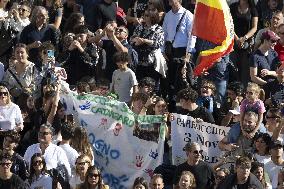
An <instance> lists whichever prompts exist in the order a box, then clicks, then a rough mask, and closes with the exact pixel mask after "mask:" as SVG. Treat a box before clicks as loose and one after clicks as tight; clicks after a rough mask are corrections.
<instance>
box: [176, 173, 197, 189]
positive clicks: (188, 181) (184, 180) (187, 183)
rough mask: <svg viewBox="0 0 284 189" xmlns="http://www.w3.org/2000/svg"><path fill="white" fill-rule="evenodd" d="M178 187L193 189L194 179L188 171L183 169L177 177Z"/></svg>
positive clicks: (180, 188) (194, 185)
mask: <svg viewBox="0 0 284 189" xmlns="http://www.w3.org/2000/svg"><path fill="white" fill-rule="evenodd" d="M178 185H179V189H195V188H196V181H195V178H194V175H193V174H192V173H191V172H190V171H183V172H182V174H181V176H180V179H179V183H178Z"/></svg>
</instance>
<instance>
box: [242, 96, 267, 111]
mask: <svg viewBox="0 0 284 189" xmlns="http://www.w3.org/2000/svg"><path fill="white" fill-rule="evenodd" d="M240 111H241V112H243V113H244V112H248V111H252V112H255V113H257V114H263V113H264V112H265V107H264V103H263V102H262V100H259V99H257V100H256V101H254V102H253V103H251V102H249V100H248V99H244V100H243V101H242V103H241V107H240Z"/></svg>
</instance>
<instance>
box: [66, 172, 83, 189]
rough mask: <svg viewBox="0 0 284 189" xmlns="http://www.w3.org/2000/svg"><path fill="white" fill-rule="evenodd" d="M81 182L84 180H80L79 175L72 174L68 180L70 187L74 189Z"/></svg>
mask: <svg viewBox="0 0 284 189" xmlns="http://www.w3.org/2000/svg"><path fill="white" fill-rule="evenodd" d="M83 182H84V181H81V179H80V177H79V176H77V175H72V177H71V178H70V180H69V184H70V186H71V189H75V188H76V187H77V186H78V185H79V184H82V183H83Z"/></svg>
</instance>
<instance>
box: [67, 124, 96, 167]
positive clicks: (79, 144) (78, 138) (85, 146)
mask: <svg viewBox="0 0 284 189" xmlns="http://www.w3.org/2000/svg"><path fill="white" fill-rule="evenodd" d="M71 146H72V147H73V148H74V149H75V150H76V151H77V152H78V153H79V154H85V155H87V156H89V157H90V159H91V164H92V165H93V161H94V153H93V149H92V146H91V144H90V143H89V138H88V134H87V130H86V129H85V128H83V127H76V128H75V129H74V137H73V138H72V139H71Z"/></svg>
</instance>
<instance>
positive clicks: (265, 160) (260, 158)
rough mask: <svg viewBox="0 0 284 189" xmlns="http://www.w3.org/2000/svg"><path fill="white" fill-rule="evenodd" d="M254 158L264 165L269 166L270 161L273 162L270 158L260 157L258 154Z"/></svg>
mask: <svg viewBox="0 0 284 189" xmlns="http://www.w3.org/2000/svg"><path fill="white" fill-rule="evenodd" d="M254 157H255V158H256V160H257V161H258V162H259V163H263V164H264V165H265V164H267V163H268V162H269V161H271V157H270V156H260V155H258V154H255V155H254Z"/></svg>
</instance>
